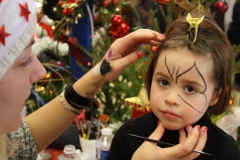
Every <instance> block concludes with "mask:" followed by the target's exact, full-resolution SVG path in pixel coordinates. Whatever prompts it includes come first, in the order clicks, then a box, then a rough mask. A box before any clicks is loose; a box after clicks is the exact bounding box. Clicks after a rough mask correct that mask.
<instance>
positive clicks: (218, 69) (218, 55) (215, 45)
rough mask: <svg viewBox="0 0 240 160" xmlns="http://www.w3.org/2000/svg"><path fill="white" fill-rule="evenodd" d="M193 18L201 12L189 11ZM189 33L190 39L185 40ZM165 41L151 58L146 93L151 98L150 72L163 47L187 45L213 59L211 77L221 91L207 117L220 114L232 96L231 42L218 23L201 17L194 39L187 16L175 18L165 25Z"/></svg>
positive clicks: (193, 50) (198, 16) (151, 75)
mask: <svg viewBox="0 0 240 160" xmlns="http://www.w3.org/2000/svg"><path fill="white" fill-rule="evenodd" d="M191 15H192V17H193V18H200V17H202V14H200V13H197V12H194V13H191ZM187 35H189V40H190V41H188V40H187ZM165 37H166V38H165V39H164V41H163V42H162V43H161V44H160V45H159V47H158V49H157V52H156V53H155V55H154V56H153V58H152V61H151V63H150V65H149V67H148V70H147V74H146V79H145V85H146V89H147V93H148V96H149V97H150V89H151V83H152V78H153V73H154V70H155V67H156V64H157V60H158V57H159V55H160V54H161V52H162V51H163V50H167V49H176V48H187V49H188V50H189V51H191V52H192V53H194V54H198V55H203V56H210V58H211V60H212V64H213V65H212V73H211V75H212V78H213V81H214V84H215V91H221V94H220V97H219V100H218V102H217V103H216V104H215V105H214V106H211V107H209V108H208V110H207V113H208V114H209V116H212V115H220V114H221V113H223V112H224V111H225V110H226V109H227V107H228V103H229V99H230V96H231V90H232V83H231V62H232V58H231V51H232V50H231V44H230V42H229V41H228V38H227V36H226V35H225V33H224V32H223V31H222V29H221V28H220V27H219V26H218V24H217V23H216V22H215V21H214V20H213V19H212V18H210V17H206V16H205V17H204V20H203V21H202V22H201V23H200V25H199V28H198V33H197V38H196V41H195V42H194V43H193V41H192V40H193V39H194V29H191V30H190V31H189V24H188V22H187V21H186V17H181V18H178V19H176V20H175V21H174V22H173V23H172V25H171V26H170V27H169V28H168V30H167V32H166V35H165Z"/></svg>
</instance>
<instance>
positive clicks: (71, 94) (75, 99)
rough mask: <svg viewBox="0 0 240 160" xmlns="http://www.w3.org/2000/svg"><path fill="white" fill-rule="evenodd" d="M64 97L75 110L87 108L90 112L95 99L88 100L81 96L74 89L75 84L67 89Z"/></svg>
mask: <svg viewBox="0 0 240 160" xmlns="http://www.w3.org/2000/svg"><path fill="white" fill-rule="evenodd" d="M64 96H65V99H66V100H67V102H68V103H69V104H70V105H71V106H72V107H73V108H75V109H78V110H79V109H84V108H86V109H87V110H89V109H90V108H91V105H92V101H93V99H88V98H85V97H83V96H81V95H79V94H78V93H77V92H76V91H75V90H74V89H73V83H72V84H70V85H69V86H68V87H67V88H66V90H65V92H64ZM89 106H90V107H89Z"/></svg>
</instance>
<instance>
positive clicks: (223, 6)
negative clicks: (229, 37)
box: [214, 0, 228, 14]
mask: <svg viewBox="0 0 240 160" xmlns="http://www.w3.org/2000/svg"><path fill="white" fill-rule="evenodd" d="M214 9H215V11H216V12H217V13H219V14H224V13H225V12H226V11H227V10H228V4H227V2H225V1H224V0H219V1H217V2H215V3H214Z"/></svg>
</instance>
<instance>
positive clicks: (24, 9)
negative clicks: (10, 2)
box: [19, 2, 31, 21]
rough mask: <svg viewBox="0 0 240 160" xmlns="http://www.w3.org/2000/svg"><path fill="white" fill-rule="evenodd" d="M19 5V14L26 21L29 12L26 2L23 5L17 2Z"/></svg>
mask: <svg viewBox="0 0 240 160" xmlns="http://www.w3.org/2000/svg"><path fill="white" fill-rule="evenodd" d="M19 7H20V9H21V12H20V16H24V17H25V19H26V21H28V16H29V14H30V13H31V12H30V11H29V9H28V4H27V2H25V3H24V4H23V5H22V4H20V3H19Z"/></svg>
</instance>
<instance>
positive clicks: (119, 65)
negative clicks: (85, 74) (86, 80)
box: [93, 29, 165, 81]
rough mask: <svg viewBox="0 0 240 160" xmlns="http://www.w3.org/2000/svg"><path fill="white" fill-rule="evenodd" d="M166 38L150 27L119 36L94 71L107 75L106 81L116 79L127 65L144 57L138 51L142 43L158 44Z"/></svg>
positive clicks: (103, 75) (97, 73)
mask: <svg viewBox="0 0 240 160" xmlns="http://www.w3.org/2000/svg"><path fill="white" fill-rule="evenodd" d="M164 38H165V37H164V35H162V34H160V33H158V32H155V31H153V30H149V29H138V30H137V31H135V32H132V33H130V34H128V35H126V36H125V37H122V38H119V39H117V40H116V41H114V43H113V44H112V45H111V47H110V48H109V50H108V51H107V53H106V55H105V56H104V57H103V59H102V60H101V61H100V62H99V63H98V64H97V65H96V66H95V67H94V69H93V72H94V74H95V75H101V76H102V77H105V78H104V81H108V80H112V79H115V78H117V77H118V76H119V75H120V74H121V72H122V70H123V69H124V68H125V67H127V66H128V65H130V64H132V63H133V62H135V61H137V60H138V59H139V58H141V57H142V53H141V52H139V51H136V49H137V47H139V45H140V44H149V45H151V46H157V45H158V44H159V42H161V41H162V40H163V39H164Z"/></svg>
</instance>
